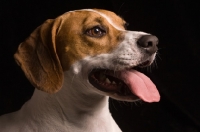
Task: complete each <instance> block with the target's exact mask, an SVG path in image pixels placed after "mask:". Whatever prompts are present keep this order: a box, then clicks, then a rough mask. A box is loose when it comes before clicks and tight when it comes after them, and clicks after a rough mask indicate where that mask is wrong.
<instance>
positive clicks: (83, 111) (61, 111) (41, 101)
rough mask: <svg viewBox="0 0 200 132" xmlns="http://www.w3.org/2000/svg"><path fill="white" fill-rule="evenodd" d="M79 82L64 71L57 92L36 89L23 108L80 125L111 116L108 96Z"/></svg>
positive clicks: (46, 116)
mask: <svg viewBox="0 0 200 132" xmlns="http://www.w3.org/2000/svg"><path fill="white" fill-rule="evenodd" d="M70 77H71V78H70ZM80 82H81V81H80V80H76V78H74V79H73V80H72V76H69V75H68V74H67V73H66V74H65V80H64V84H63V87H62V89H61V90H60V91H59V92H57V93H55V94H48V93H45V92H42V91H39V90H37V89H36V90H35V91H34V94H33V96H32V98H31V100H30V101H29V102H28V103H27V104H25V105H24V109H26V108H28V109H26V110H29V112H30V115H35V114H34V113H37V114H39V115H38V116H40V118H43V117H41V116H44V118H48V117H49V118H50V119H51V117H52V116H53V118H54V119H58V120H60V121H61V122H62V121H63V122H64V121H67V122H70V123H72V124H74V123H75V124H79V125H80V126H83V125H85V124H84V123H85V122H87V124H88V121H91V122H96V121H97V120H99V119H100V120H106V119H105V118H111V116H110V112H109V109H108V97H107V96H102V95H99V94H97V93H94V92H89V91H90V90H88V89H85V86H84V85H83V86H81V85H82V84H80ZM33 106H34V107H33ZM94 120H96V121H94ZM111 120H112V119H111ZM107 121H108V119H107ZM80 123H83V124H80Z"/></svg>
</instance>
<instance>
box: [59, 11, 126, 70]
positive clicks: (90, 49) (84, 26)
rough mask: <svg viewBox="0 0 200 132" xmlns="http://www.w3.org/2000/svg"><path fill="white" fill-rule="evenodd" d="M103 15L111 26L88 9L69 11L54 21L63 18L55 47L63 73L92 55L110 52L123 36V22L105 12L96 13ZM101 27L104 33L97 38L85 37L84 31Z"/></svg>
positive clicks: (103, 18) (111, 13)
mask: <svg viewBox="0 0 200 132" xmlns="http://www.w3.org/2000/svg"><path fill="white" fill-rule="evenodd" d="M95 11H97V12H100V13H103V14H104V15H106V16H107V17H108V18H109V19H110V20H111V21H112V22H113V23H114V25H115V26H113V24H112V23H110V22H109V21H108V20H107V19H106V18H105V17H104V16H102V15H100V14H98V13H96V12H92V11H87V10H78V11H74V12H68V13H66V14H64V15H62V16H60V17H58V18H57V19H62V23H61V25H60V27H59V29H58V31H57V36H56V48H57V53H58V56H59V58H60V61H61V64H62V67H63V70H64V71H65V70H68V69H69V68H70V66H71V65H72V64H73V63H74V62H75V61H78V60H80V59H83V58H84V57H86V56H95V55H99V54H103V53H109V52H111V51H112V50H113V49H115V48H116V46H118V45H119V43H120V42H121V41H122V39H123V37H124V31H122V30H119V29H116V26H117V27H119V28H120V29H124V27H123V25H124V23H125V22H124V21H123V20H122V19H121V18H120V17H119V16H117V15H116V14H114V13H113V12H110V11H106V10H95ZM95 26H102V27H103V28H104V29H105V30H106V34H105V35H104V36H102V37H100V38H95V37H91V36H88V35H86V34H85V32H86V30H88V29H90V28H92V27H95Z"/></svg>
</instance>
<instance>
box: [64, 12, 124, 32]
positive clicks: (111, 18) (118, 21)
mask: <svg viewBox="0 0 200 132" xmlns="http://www.w3.org/2000/svg"><path fill="white" fill-rule="evenodd" d="M72 12H82V13H85V14H88V15H90V16H92V15H97V14H98V15H99V16H101V17H102V18H104V19H106V20H107V21H108V22H109V24H111V25H112V26H113V27H114V28H116V29H117V30H122V31H124V24H125V23H126V22H125V21H124V20H123V19H122V18H121V17H119V16H118V15H116V14H115V13H114V12H111V11H107V10H102V9H81V10H74V11H69V12H67V13H72Z"/></svg>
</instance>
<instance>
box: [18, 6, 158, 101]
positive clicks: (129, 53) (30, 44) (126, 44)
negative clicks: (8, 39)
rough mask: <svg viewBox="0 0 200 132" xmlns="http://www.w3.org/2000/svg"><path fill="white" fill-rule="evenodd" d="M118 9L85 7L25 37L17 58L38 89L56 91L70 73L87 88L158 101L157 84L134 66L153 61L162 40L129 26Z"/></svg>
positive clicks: (48, 23) (117, 97)
mask: <svg viewBox="0 0 200 132" xmlns="http://www.w3.org/2000/svg"><path fill="white" fill-rule="evenodd" d="M125 25H126V22H125V21H124V20H123V19H121V18H120V17H119V16H117V15H116V14H114V13H113V12H110V11H106V10H99V9H83V10H76V11H70V12H67V13H65V14H63V15H61V16H59V17H58V18H56V19H52V20H47V21H46V22H45V23H44V24H42V25H41V26H40V27H38V28H37V29H36V30H35V31H34V32H33V33H32V34H31V35H30V37H29V38H27V39H26V41H25V42H23V43H21V44H20V46H19V48H18V51H17V52H16V54H15V59H16V61H17V62H18V64H19V65H20V66H21V68H22V69H23V71H24V73H25V75H26V77H27V78H28V79H29V80H30V82H31V83H32V84H33V85H34V86H35V87H36V88H38V89H40V90H42V91H45V92H48V93H55V92H57V91H59V90H60V88H61V87H62V85H63V79H64V72H69V71H70V72H71V73H73V74H74V75H76V77H78V79H80V80H81V82H82V83H83V84H84V86H85V87H86V88H88V89H91V90H93V91H94V92H97V93H99V94H102V95H108V96H110V97H112V98H115V99H119V100H126V101H133V100H135V99H138V97H139V98H142V99H143V100H144V101H148V102H153V101H158V100H159V98H160V96H159V94H158V91H157V89H156V87H155V85H154V84H153V83H152V82H151V81H150V80H149V78H148V77H146V76H145V75H144V74H142V73H140V72H138V71H136V70H134V68H135V67H146V66H149V65H151V63H152V62H153V61H154V58H155V55H156V51H157V43H158V39H157V38H156V37H155V36H152V35H150V34H147V33H144V32H134V31H127V30H125Z"/></svg>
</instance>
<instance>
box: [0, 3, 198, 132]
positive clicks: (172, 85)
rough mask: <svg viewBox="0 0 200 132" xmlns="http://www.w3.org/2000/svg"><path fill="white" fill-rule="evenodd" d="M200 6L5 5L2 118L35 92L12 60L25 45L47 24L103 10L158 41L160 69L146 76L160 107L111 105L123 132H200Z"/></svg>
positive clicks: (0, 26) (1, 6)
mask: <svg viewBox="0 0 200 132" xmlns="http://www.w3.org/2000/svg"><path fill="white" fill-rule="evenodd" d="M199 7H200V4H199V2H195V1H189V0H165V1H164V0H82V1H81V0H79V1H78V0H48V1H44V0H43V1H42V0H20V1H19V0H18V1H17V0H1V1H0V115H2V114H5V113H8V112H12V111H15V110H18V109H19V108H20V107H21V106H22V104H23V103H24V102H25V101H27V100H28V99H30V97H31V95H32V93H33V90H34V88H33V87H32V86H31V84H30V83H29V82H28V80H27V79H26V78H25V76H24V74H23V72H22V70H21V69H20V67H18V66H17V64H16V63H15V61H14V59H13V54H14V53H15V51H16V50H17V47H18V45H19V43H20V42H22V41H24V40H25V38H26V37H28V36H29V34H30V33H31V32H32V31H33V30H34V29H35V28H36V27H37V26H39V25H40V24H42V23H43V22H44V21H45V20H46V19H49V18H55V17H57V16H58V15H61V14H63V13H64V12H67V11H69V10H75V9H83V8H102V9H107V10H111V11H114V12H115V13H117V14H118V15H120V16H122V17H123V18H124V19H125V20H126V21H127V22H128V23H129V27H128V29H129V30H136V31H145V32H148V33H151V34H154V35H156V36H157V37H158V38H159V40H160V41H159V54H158V55H159V57H157V60H156V62H157V67H154V68H152V70H151V72H147V74H148V75H149V77H150V78H151V79H152V80H153V82H155V84H156V85H157V88H158V90H159V92H160V94H161V101H160V102H159V103H152V104H148V103H144V102H143V103H125V102H119V101H115V100H112V99H111V100H110V110H111V112H112V114H113V117H114V118H115V120H116V122H117V123H118V124H119V126H120V127H121V129H122V130H123V131H124V132H134V131H135V132H199V131H200V84H199V82H200V37H199V35H200V33H199V29H200V13H199V11H200V9H199Z"/></svg>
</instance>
